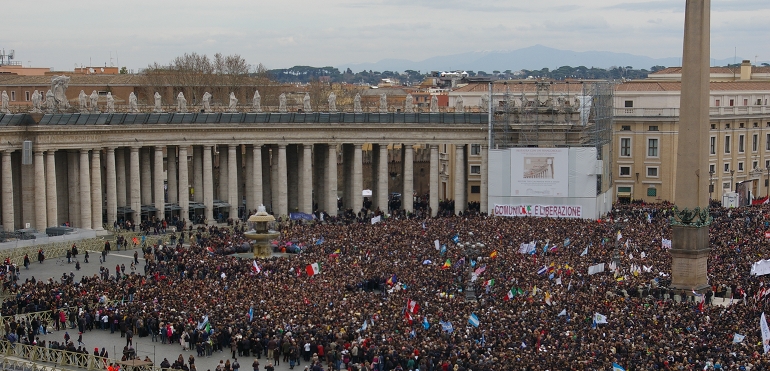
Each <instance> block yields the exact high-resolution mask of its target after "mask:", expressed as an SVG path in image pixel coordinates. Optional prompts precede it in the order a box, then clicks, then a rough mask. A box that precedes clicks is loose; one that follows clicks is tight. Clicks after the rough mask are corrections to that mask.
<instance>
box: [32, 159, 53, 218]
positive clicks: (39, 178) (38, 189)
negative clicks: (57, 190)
mask: <svg viewBox="0 0 770 371" xmlns="http://www.w3.org/2000/svg"><path fill="white" fill-rule="evenodd" d="M43 161H44V157H43V151H42V150H36V151H35V159H34V164H35V229H37V231H38V232H40V233H45V228H46V227H47V226H48V225H47V224H48V217H47V216H46V207H45V204H46V195H45V178H46V176H45V163H44V162H43ZM51 176H55V175H51ZM49 178H50V176H49Z"/></svg>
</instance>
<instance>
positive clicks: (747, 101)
mask: <svg viewBox="0 0 770 371" xmlns="http://www.w3.org/2000/svg"><path fill="white" fill-rule="evenodd" d="M743 105H744V106H748V105H749V100H748V99H745V98H744V99H743Z"/></svg>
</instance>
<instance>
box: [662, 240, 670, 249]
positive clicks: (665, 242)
mask: <svg viewBox="0 0 770 371" xmlns="http://www.w3.org/2000/svg"><path fill="white" fill-rule="evenodd" d="M660 245H661V247H662V248H664V249H670V248H671V240H667V239H665V238H664V239H663V240H662V241H661V243H660Z"/></svg>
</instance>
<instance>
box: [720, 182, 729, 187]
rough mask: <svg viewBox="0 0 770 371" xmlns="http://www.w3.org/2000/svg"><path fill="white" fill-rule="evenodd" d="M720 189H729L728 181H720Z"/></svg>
mask: <svg viewBox="0 0 770 371" xmlns="http://www.w3.org/2000/svg"><path fill="white" fill-rule="evenodd" d="M722 189H730V182H724V183H722Z"/></svg>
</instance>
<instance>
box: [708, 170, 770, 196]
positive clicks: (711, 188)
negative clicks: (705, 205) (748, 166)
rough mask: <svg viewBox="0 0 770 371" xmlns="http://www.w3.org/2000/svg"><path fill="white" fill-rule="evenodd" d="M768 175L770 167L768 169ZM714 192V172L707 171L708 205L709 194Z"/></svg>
mask: <svg viewBox="0 0 770 371" xmlns="http://www.w3.org/2000/svg"><path fill="white" fill-rule="evenodd" d="M768 172H769V173H770V167H768ZM713 192H714V170H711V171H709V203H711V193H713Z"/></svg>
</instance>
